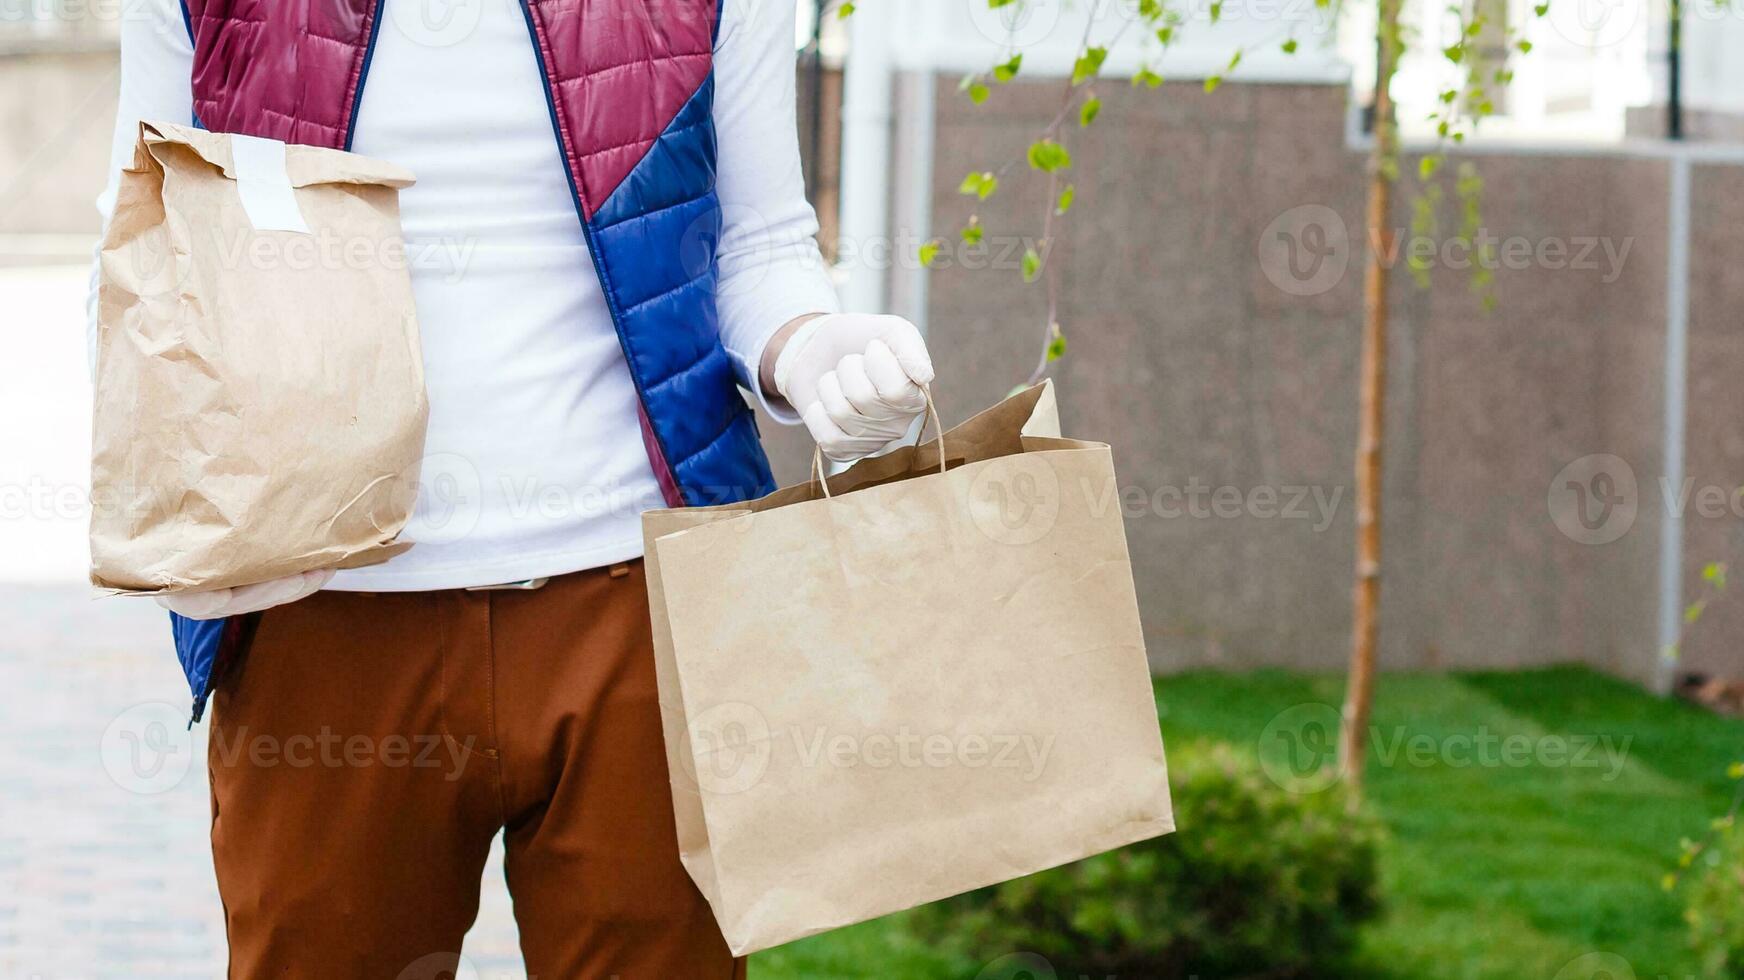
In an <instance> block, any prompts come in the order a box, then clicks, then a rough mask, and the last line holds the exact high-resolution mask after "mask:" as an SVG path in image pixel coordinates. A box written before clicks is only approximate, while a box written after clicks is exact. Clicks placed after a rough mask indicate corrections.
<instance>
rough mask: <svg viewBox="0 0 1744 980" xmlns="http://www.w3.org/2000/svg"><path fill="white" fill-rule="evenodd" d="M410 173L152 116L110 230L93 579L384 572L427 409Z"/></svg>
mask: <svg viewBox="0 0 1744 980" xmlns="http://www.w3.org/2000/svg"><path fill="white" fill-rule="evenodd" d="M411 183H412V174H411V173H410V172H408V171H406V170H404V169H402V168H400V167H397V166H394V165H392V164H389V163H384V162H382V161H379V160H372V159H369V158H367V157H361V156H357V155H355V154H351V153H344V152H340V151H338V150H329V149H323V148H319V147H310V146H295V145H292V146H286V145H285V144H281V143H274V142H272V141H266V140H253V139H250V138H247V137H235V138H233V137H231V136H229V135H226V134H220V133H209V132H205V131H203V130H197V129H191V128H188V127H184V126H175V125H170V124H167V123H145V124H142V125H141V127H140V139H139V145H138V148H137V149H136V150H135V152H134V160H133V164H132V166H130V167H129V168H128V169H127V170H125V171H123V172H122V176H121V184H120V193H119V197H118V199H117V201H116V206H115V215H114V218H113V219H112V221H111V223H110V225H109V228H108V230H107V232H106V234H105V236H104V239H103V243H102V249H101V258H100V285H99V292H98V303H99V310H98V340H97V368H96V371H97V374H96V390H95V399H96V401H95V409H94V416H93V428H92V453H91V489H92V517H91V581H92V582H93V583H94V584H96V585H98V586H101V587H104V588H109V589H115V590H120V591H128V592H175V591H181V590H187V589H196V588H199V589H205V588H222V587H229V586H237V585H246V584H250V583H254V582H261V581H266V580H268V579H272V578H277V577H279V576H283V575H290V574H294V573H297V572H304V571H310V570H313V569H319V568H330V567H354V566H358V565H366V564H373V563H376V562H381V561H386V560H387V559H388V558H389V557H391V556H392V555H394V554H397V553H399V552H400V551H404V550H405V549H406V548H408V547H410V545H409V544H403V543H395V540H394V539H395V537H396V536H397V535H398V534H399V533H400V531H401V530H402V529H403V528H404V527H405V524H406V521H407V519H408V518H409V517H410V516H411V513H412V505H413V500H414V498H415V495H416V481H417V477H418V464H419V460H420V459H421V457H422V455H423V447H424V428H425V422H426V419H427V416H428V406H427V403H426V401H425V394H424V369H423V360H422V352H421V350H420V347H419V341H418V326H417V318H416V316H415V314H414V311H413V305H412V288H411V277H410V273H409V271H408V268H407V263H406V258H405V246H404V242H403V241H402V238H401V231H400V216H399V188H402V187H406V186H409V185H410V184H411Z"/></svg>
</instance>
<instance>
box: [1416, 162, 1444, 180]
mask: <svg viewBox="0 0 1744 980" xmlns="http://www.w3.org/2000/svg"><path fill="white" fill-rule="evenodd" d="M1440 168H1441V158H1440V157H1433V156H1429V157H1424V158H1423V159H1421V160H1419V161H1417V177H1418V179H1419V180H1428V179H1429V178H1431V177H1433V176H1435V171H1437V170H1439V169H1440Z"/></svg>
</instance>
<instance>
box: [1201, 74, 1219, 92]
mask: <svg viewBox="0 0 1744 980" xmlns="http://www.w3.org/2000/svg"><path fill="white" fill-rule="evenodd" d="M1222 84H1223V76H1222V75H1212V76H1209V77H1208V78H1206V79H1205V91H1207V92H1215V91H1217V86H1219V85H1222Z"/></svg>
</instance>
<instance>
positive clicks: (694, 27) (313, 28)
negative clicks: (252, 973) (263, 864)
mask: <svg viewBox="0 0 1744 980" xmlns="http://www.w3.org/2000/svg"><path fill="white" fill-rule="evenodd" d="M384 3H385V0H184V3H183V13H184V16H185V17H186V19H187V25H188V31H189V34H190V35H191V37H192V38H193V42H194V69H193V79H192V82H193V95H194V114H195V122H196V123H197V124H198V125H201V126H204V127H205V128H207V129H210V130H213V131H216V132H226V133H242V134H246V135H250V136H261V137H267V138H271V139H278V140H283V141H285V142H288V143H306V144H313V145H316V146H326V147H333V148H338V149H349V148H350V146H351V140H352V136H353V134H354V132H355V130H356V126H357V110H358V107H359V105H360V104H361V100H362V99H363V98H364V97H365V93H366V90H367V82H368V79H369V70H370V59H371V55H372V54H373V53H374V50H375V40H376V35H377V32H379V31H380V29H381V21H382V17H383V4H384ZM519 3H520V5H521V10H522V13H523V14H524V15H525V17H526V21H527V31H528V35H529V37H530V39H531V42H532V43H531V45H530V46H529V52H528V54H529V56H530V57H537V59H538V62H539V68H540V71H541V74H542V76H543V79H544V81H545V94H546V102H547V105H548V107H549V109H550V112H551V127H552V132H553V136H554V138H555V139H556V140H557V142H558V145H559V147H560V148H561V149H562V152H563V158H564V161H565V163H566V164H567V170H568V175H569V187H570V190H571V192H572V195H573V197H574V199H575V208H576V213H577V214H578V215H579V217H580V219H581V225H582V229H583V233H584V236H585V238H586V240H587V245H588V248H589V250H590V251H591V253H592V255H593V261H594V267H595V268H596V269H597V270H598V271H599V276H600V285H601V287H602V289H603V291H604V293H605V297H606V302H607V305H608V306H609V307H610V309H611V314H612V321H613V324H614V326H615V327H616V329H617V333H618V341H619V344H620V345H621V346H622V348H623V351H624V359H625V360H626V361H627V362H628V364H629V367H630V375H631V377H632V378H633V379H634V380H635V384H636V390H637V393H638V394H639V395H640V396H641V412H640V419H641V429H642V439H643V442H644V444H645V445H646V446H647V449H648V457H649V460H650V462H651V463H652V464H653V468H654V474H655V476H656V477H657V478H658V479H659V481H660V486H661V490H662V491H663V493H664V494H665V497H666V501H667V503H668V504H669V505H671V506H675V507H676V506H683V505H687V504H690V505H697V504H714V503H728V502H734V501H739V500H745V499H749V498H751V497H756V496H761V495H762V494H765V493H768V492H770V491H772V490H773V489H774V485H775V484H774V479H773V477H772V476H771V475H770V472H769V464H768V460H767V459H766V458H765V457H764V455H763V450H762V447H761V445H760V444H759V442H758V439H757V430H756V426H755V423H754V421H753V419H752V415H751V412H750V409H749V408H748V407H747V405H746V403H745V401H744V399H743V397H741V395H740V394H739V391H738V389H737V385H736V382H735V379H734V376H733V371H732V368H731V365H730V363H729V362H728V360H727V356H726V352H725V351H724V350H723V349H722V347H721V343H720V339H719V336H718V331H717V320H716V312H715V300H714V294H715V274H716V270H715V262H714V256H715V253H714V249H715V246H716V243H717V242H718V241H719V238H720V225H721V218H720V204H719V201H718V200H717V198H716V196H715V189H714V188H715V132H714V123H713V116H712V108H713V101H714V70H713V64H714V57H713V54H714V40H715V33H716V30H717V28H718V26H719V17H718V7H717V0H519ZM174 619H175V622H174V627H175V635H176V650H177V655H178V656H179V657H180V658H181V661H182V666H183V668H184V670H185V671H186V673H187V675H188V682H189V684H190V685H191V686H192V688H193V691H194V695H195V704H194V718H195V720H198V718H199V716H200V713H201V711H202V710H203V708H204V705H205V700H206V695H207V693H208V691H209V688H210V683H211V680H212V676H213V674H214V664H215V662H216V661H218V660H219V659H220V658H221V657H222V656H223V655H224V654H225V652H226V650H227V649H229V648H231V647H233V646H234V645H235V644H236V643H237V642H240V640H241V639H242V634H243V633H244V632H245V631H246V630H247V629H249V628H251V624H250V623H247V622H244V621H243V618H240V617H238V618H233V619H232V620H230V621H224V620H212V621H207V622H196V621H193V620H185V619H182V618H181V617H174Z"/></svg>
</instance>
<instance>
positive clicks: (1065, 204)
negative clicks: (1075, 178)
mask: <svg viewBox="0 0 1744 980" xmlns="http://www.w3.org/2000/svg"><path fill="white" fill-rule="evenodd" d="M1077 199H1078V188H1077V186H1076V185H1074V184H1067V185H1066V189H1065V190H1063V191H1061V192H1060V201H1059V203H1058V204H1057V205H1055V206H1054V213H1055V214H1065V213H1066V212H1067V211H1070V210H1072V202H1073V201H1076V200H1077Z"/></svg>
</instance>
